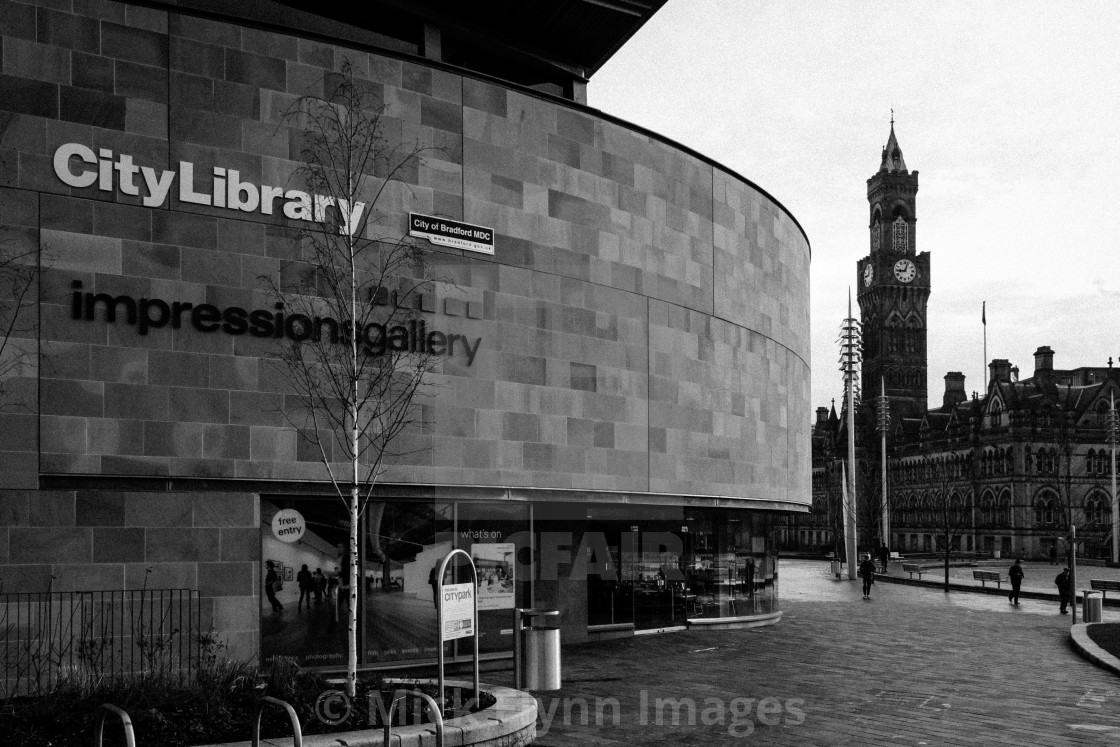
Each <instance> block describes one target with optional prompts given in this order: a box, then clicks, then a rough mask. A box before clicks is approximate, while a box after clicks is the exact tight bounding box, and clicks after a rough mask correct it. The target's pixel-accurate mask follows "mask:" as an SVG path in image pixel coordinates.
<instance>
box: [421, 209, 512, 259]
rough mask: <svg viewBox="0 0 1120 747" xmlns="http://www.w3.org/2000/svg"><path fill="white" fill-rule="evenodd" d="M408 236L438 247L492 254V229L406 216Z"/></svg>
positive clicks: (454, 221) (437, 219)
mask: <svg viewBox="0 0 1120 747" xmlns="http://www.w3.org/2000/svg"><path fill="white" fill-rule="evenodd" d="M408 235H409V236H415V237H417V238H421V239H427V240H428V241H430V242H432V243H433V244H438V245H439V246H450V247H454V248H455V249H466V250H467V251H471V252H479V253H481V254H490V255H493V254H494V229H493V228H486V227H485V226H473V225H471V224H470V223H460V222H459V221H457V220H449V219H447V218H437V217H435V216H433V215H421V214H420V213H409V214H408Z"/></svg>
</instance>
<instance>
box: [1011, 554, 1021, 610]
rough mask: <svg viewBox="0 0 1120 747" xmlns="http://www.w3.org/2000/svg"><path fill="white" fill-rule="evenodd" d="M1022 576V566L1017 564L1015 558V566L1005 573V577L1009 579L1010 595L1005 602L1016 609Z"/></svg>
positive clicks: (1017, 561)
mask: <svg viewBox="0 0 1120 747" xmlns="http://www.w3.org/2000/svg"><path fill="white" fill-rule="evenodd" d="M1023 575H1024V574H1023V566H1022V564H1020V563H1019V559H1018V558H1015V565H1013V566H1011V570H1009V571H1008V572H1007V577H1008V578H1009V579H1011V595H1010V596H1009V597H1007V600H1008V601H1009V602H1011V603H1012V604H1014V605H1015V606H1016V607H1018V606H1019V587H1020V586H1022V585H1023Z"/></svg>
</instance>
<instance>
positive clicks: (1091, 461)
mask: <svg viewBox="0 0 1120 747" xmlns="http://www.w3.org/2000/svg"><path fill="white" fill-rule="evenodd" d="M1096 471H1097V450H1096V449H1089V453H1088V454H1086V455H1085V474H1087V475H1091V474H1094V473H1095V472H1096Z"/></svg>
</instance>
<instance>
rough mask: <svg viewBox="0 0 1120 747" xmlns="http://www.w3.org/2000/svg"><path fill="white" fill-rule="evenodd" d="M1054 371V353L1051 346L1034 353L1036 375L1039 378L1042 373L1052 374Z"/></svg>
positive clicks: (1045, 346)
mask: <svg viewBox="0 0 1120 747" xmlns="http://www.w3.org/2000/svg"><path fill="white" fill-rule="evenodd" d="M1053 370H1054V351H1053V350H1051V349H1050V346H1049V345H1043V346H1042V347H1040V348H1039V349H1038V350H1036V351H1034V375H1035V376H1038V375H1039V374H1041V373H1042V372H1044V371H1045V372H1050V371H1053Z"/></svg>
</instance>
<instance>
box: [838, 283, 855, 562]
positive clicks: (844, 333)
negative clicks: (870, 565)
mask: <svg viewBox="0 0 1120 747" xmlns="http://www.w3.org/2000/svg"><path fill="white" fill-rule="evenodd" d="M838 342H839V343H840V370H841V371H842V372H843V374H844V408H845V410H847V414H846V417H847V419H848V423H847V425H848V469H847V471H846V474H844V485H845V490H844V493H843V499H844V519H845V522H846V524H845V525H844V554H845V556H846V559H847V561H848V578H849V579H850V580H852V581H854V580H855V578H856V566H858V565H859V563H858V562H856V552H857V549H858V545H859V542H858V537H857V528H856V505H857V504H856V399H857V396H856V389H857V387H858V386H859V384H858V382H857V380H856V369H857V366H858V364H859V361H860V347H861V342H860V327H859V321H858V320H856V319H855V318H854V317H853V316H852V294H851V291H849V292H848V316H847V318H845V319H844V323H843V324H842V325H841V327H840V339H839V341H838ZM848 480H851V482H850V483H849V482H848Z"/></svg>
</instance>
